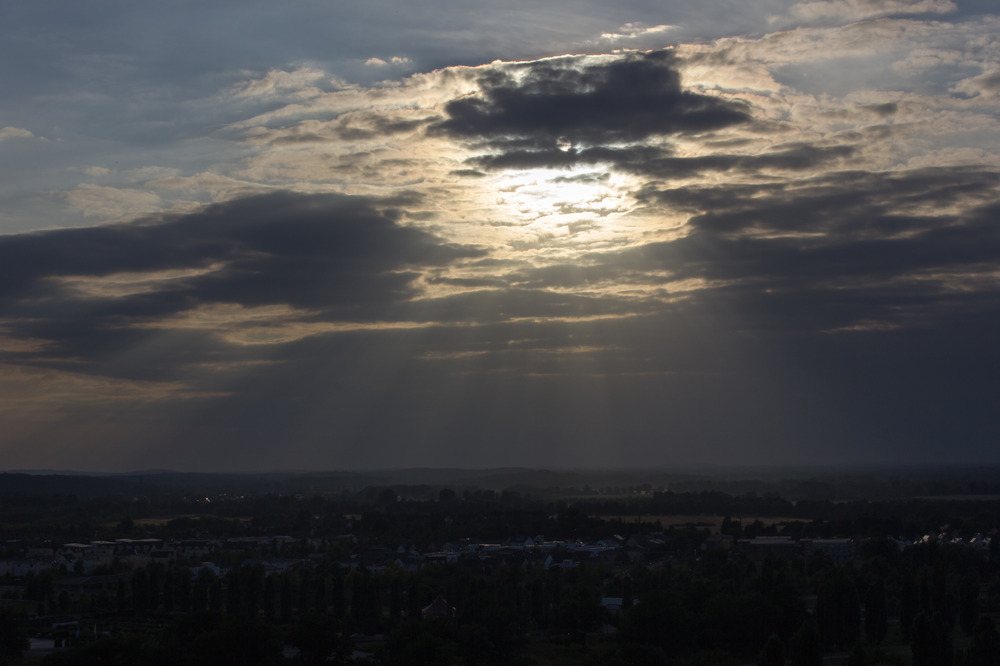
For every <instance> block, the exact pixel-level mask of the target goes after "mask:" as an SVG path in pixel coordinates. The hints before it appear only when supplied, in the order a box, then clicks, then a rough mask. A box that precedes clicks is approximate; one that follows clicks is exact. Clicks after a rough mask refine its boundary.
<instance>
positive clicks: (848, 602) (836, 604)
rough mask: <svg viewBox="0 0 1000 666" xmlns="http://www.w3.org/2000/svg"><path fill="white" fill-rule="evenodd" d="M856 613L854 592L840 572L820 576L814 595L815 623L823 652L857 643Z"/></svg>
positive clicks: (851, 583)
mask: <svg viewBox="0 0 1000 666" xmlns="http://www.w3.org/2000/svg"><path fill="white" fill-rule="evenodd" d="M860 611H861V604H860V602H859V600H858V590H857V588H856V587H854V581H852V580H851V579H850V578H849V577H848V576H847V574H846V573H844V571H843V570H842V569H839V568H838V569H834V570H832V571H830V572H828V573H827V574H826V575H824V576H823V578H822V580H821V581H820V584H819V589H818V590H817V595H816V620H817V622H818V623H819V631H820V634H821V635H822V640H823V644H824V646H825V647H826V648H827V649H833V648H843V647H847V646H850V645H854V644H855V643H857V642H858V638H859V637H860V633H861V612H860Z"/></svg>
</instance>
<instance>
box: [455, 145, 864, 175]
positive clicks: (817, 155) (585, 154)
mask: <svg viewBox="0 0 1000 666" xmlns="http://www.w3.org/2000/svg"><path fill="white" fill-rule="evenodd" d="M855 151H856V149H855V148H854V147H853V146H811V145H806V144H799V145H794V146H785V147H779V148H778V149H776V150H774V151H772V152H768V153H762V154H759V155H739V154H716V155H704V156H700V157H673V156H671V155H669V153H668V152H667V151H665V150H662V149H659V148H653V147H649V146H634V147H629V148H584V149H581V150H575V149H571V150H559V149H551V150H513V151H509V152H503V153H497V154H491V155H483V156H479V157H474V158H472V159H471V160H470V162H472V163H473V164H476V165H477V166H479V167H481V168H484V169H489V170H499V169H537V168H560V167H570V166H574V165H597V164H604V165H608V166H612V167H614V168H616V169H617V170H620V171H626V172H629V173H634V174H640V175H645V176H652V177H657V178H689V177H691V176H695V175H699V174H703V173H707V172H716V173H721V172H727V171H739V172H745V173H754V172H759V171H766V170H781V171H803V170H807V169H812V168H815V167H817V166H820V165H822V164H824V163H829V162H832V161H835V160H839V159H844V158H848V157H850V156H851V155H853V154H854V153H855Z"/></svg>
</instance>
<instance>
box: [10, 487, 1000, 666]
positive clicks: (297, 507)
mask: <svg viewBox="0 0 1000 666" xmlns="http://www.w3.org/2000/svg"><path fill="white" fill-rule="evenodd" d="M5 476H6V475H0V537H2V539H3V553H2V556H0V560H2V566H3V569H0V571H3V574H2V575H0V590H2V592H0V664H45V665H56V666H59V665H76V664H88V665H90V664H122V665H124V664H129V665H136V666H143V665H145V664H155V665H161V664H162V665H164V666H166V665H168V664H170V665H176V664H206V665H207V664H213V665H214V664H234V665H235V664H239V665H254V664H421V665H424V664H456V665H457V664H463V665H464V664H469V665H473V664H498V665H499V664H505V665H506V664H514V665H516V664H526V665H527V664H536V665H538V666H545V665H550V664H551V665H557V664H558V665H562V664H566V665H569V664H584V665H588V664H593V665H595V666H596V665H598V664H600V665H612V666H614V665H622V666H625V665H628V666H633V665H636V666H642V665H645V664H667V665H684V664H708V665H734V666H735V665H740V664H761V665H771V664H774V665H779V664H794V665H799V664H803V665H804V664H817V665H818V664H824V663H825V664H852V665H855V664H856V665H864V664H887V665H892V664H897V665H910V664H913V665H914V666H920V665H924V664H926V665H934V666H949V665H953V666H965V665H966V664H969V665H976V666H980V665H987V664H990V665H995V664H1000V635H998V633H997V629H996V627H995V618H996V617H997V616H998V614H1000V538H997V530H996V528H997V527H998V524H1000V500H997V499H993V498H990V497H985V496H978V497H970V496H968V495H969V493H968V491H969V489H970V486H969V485H968V483H966V482H964V481H963V482H958V485H957V486H955V487H954V488H953V489H954V490H955V492H956V493H961V494H960V495H959V494H952V495H950V496H941V495H937V496H934V497H928V496H921V497H902V496H899V497H893V498H882V499H876V500H865V499H860V498H857V497H854V498H853V499H851V500H850V501H839V500H838V499H836V498H835V497H833V494H835V493H837V492H839V491H837V489H836V484H835V483H833V482H830V481H829V480H823V481H812V482H808V481H804V480H797V481H795V483H794V484H792V485H789V486H788V487H789V488H791V487H798V488H799V489H800V491H801V492H800V493H799V494H798V495H797V496H793V495H792V494H791V493H786V494H782V493H779V492H776V491H774V490H773V487H772V490H769V491H767V492H765V493H764V494H760V493H758V492H757V491H750V492H747V493H737V494H732V493H728V492H725V491H724V490H721V489H719V487H718V486H714V487H712V486H710V487H707V488H703V489H701V490H679V491H678V490H672V489H664V488H663V487H657V486H653V485H652V484H650V483H647V482H643V483H639V484H633V485H629V483H628V479H625V480H622V479H617V480H615V483H616V484H617V485H608V486H597V485H595V486H591V485H590V484H581V485H579V486H576V485H574V486H567V487H559V486H554V485H548V486H545V487H542V488H539V487H532V486H530V485H526V484H518V485H517V486H516V489H507V490H499V491H498V490H497V489H493V488H477V487H475V486H473V485H471V484H460V483H455V484H453V485H444V484H435V483H415V484H414V483H396V484H392V485H370V486H367V487H364V488H355V489H351V488H348V487H336V488H333V489H329V488H328V489H323V488H317V487H311V488H308V489H306V488H284V489H275V487H274V484H273V480H272V481H267V482H266V483H269V484H271V488H270V489H262V488H258V489H257V490H259V491H260V492H248V493H246V494H241V493H240V491H241V490H247V489H246V488H237V487H235V486H230V487H229V488H228V489H227V491H226V492H219V493H210V492H206V489H205V488H203V487H198V488H196V489H195V488H192V487H190V486H189V487H176V486H174V487H170V488H162V487H157V486H156V485H155V483H154V482H153V481H152V480H150V479H148V478H147V479H115V480H113V484H112V485H111V486H104V487H103V488H104V490H102V486H101V482H100V481H99V480H98V481H94V480H83V481H81V480H80V479H74V480H67V481H66V485H61V483H62V482H61V481H60V479H59V478H58V477H33V478H29V479H24V478H21V477H20V476H15V477H8V478H4V477H5ZM409 480H411V481H412V480H413V479H409ZM548 480H549V481H551V478H549V479H548ZM6 481H12V483H11V484H7V485H5V482H6ZM253 482H254V483H258V482H260V480H259V479H257V480H254V481H253ZM732 483H735V482H732ZM823 484H826V485H823ZM487 485H488V484H487ZM584 486H586V487H584ZM681 487H682V488H683V487H684V486H681ZM109 489H110V490H109ZM730 489H732V486H730ZM787 489H788V488H786V490H787ZM195 490H197V492H194V491H195ZM980 490H982V488H980ZM929 494H932V495H933V494H934V493H929ZM824 495H825V496H824Z"/></svg>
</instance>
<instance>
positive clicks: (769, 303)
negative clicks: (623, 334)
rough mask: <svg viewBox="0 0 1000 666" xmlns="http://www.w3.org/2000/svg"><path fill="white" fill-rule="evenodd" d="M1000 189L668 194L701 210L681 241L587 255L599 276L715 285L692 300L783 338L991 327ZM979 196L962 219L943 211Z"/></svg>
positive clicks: (883, 180)
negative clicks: (615, 273)
mask: <svg viewBox="0 0 1000 666" xmlns="http://www.w3.org/2000/svg"><path fill="white" fill-rule="evenodd" d="M998 185H1000V177H998V175H997V174H995V173H992V172H977V171H973V170H962V169H954V170H944V169H940V170H926V171H917V172H911V173H908V174H903V175H885V174H873V173H861V172H857V173H840V174H832V175H829V176H825V177H819V178H815V179H812V180H811V181H809V182H808V183H795V184H787V183H784V184H775V185H759V186H758V185H743V186H719V187H706V188H690V187H689V188H683V189H678V190H666V191H661V192H657V193H656V194H655V195H653V198H655V199H656V200H657V201H659V202H660V203H661V204H663V205H667V206H670V207H672V208H675V209H676V208H680V209H688V210H692V211H695V210H700V211H703V212H699V213H698V214H696V215H694V216H693V217H692V218H691V220H690V222H689V224H690V231H689V233H688V234H687V235H686V236H685V237H683V238H681V239H678V240H675V241H668V242H658V243H650V244H647V245H644V246H640V247H637V248H633V249H630V250H626V251H623V252H620V253H613V254H609V255H605V256H603V257H597V256H593V257H592V258H593V259H594V260H595V261H594V263H595V264H596V265H597V266H602V265H603V266H604V267H605V269H606V268H607V266H608V264H611V265H615V266H618V267H619V268H620V269H621V270H622V271H629V272H633V271H636V270H647V271H650V270H655V269H659V270H668V271H670V273H671V275H672V277H673V278H674V279H685V278H701V279H705V280H709V281H712V282H715V283H717V284H718V285H720V286H717V287H715V288H710V289H704V290H700V291H697V292H694V293H693V295H692V297H691V298H692V303H696V304H701V305H702V306H706V307H708V306H711V307H721V306H722V304H723V303H728V305H727V306H725V307H731V308H736V309H738V310H739V311H741V312H743V313H745V315H746V318H745V320H744V322H743V325H746V324H747V322H750V321H757V322H758V323H759V325H761V326H762V327H764V328H771V327H776V326H779V327H780V328H781V329H783V330H785V331H788V332H791V331H803V330H829V329H838V328H844V327H851V326H857V325H864V324H865V323H866V322H882V323H884V324H890V325H900V326H912V325H916V326H938V325H941V323H942V321H943V319H942V318H949V319H951V320H952V321H958V320H959V319H961V318H964V317H971V318H973V319H975V318H980V319H981V318H983V317H986V318H988V319H991V320H996V319H997V316H998V312H1000V310H998V307H997V306H998V298H1000V291H998V287H997V284H996V282H995V280H994V279H993V278H991V277H990V273H991V272H992V271H993V270H994V267H995V263H996V257H998V256H1000V229H998V228H997V226H996V223H995V221H996V219H997V214H998V212H1000V204H998V203H997V186H998ZM977 199H978V200H980V201H981V203H980V204H979V205H978V206H972V207H969V208H967V209H965V210H964V211H962V212H942V211H948V210H949V208H950V207H952V206H954V205H955V204H956V203H958V202H960V201H966V202H969V201H976V200H977ZM949 281H951V283H954V282H956V281H959V282H960V283H961V287H960V288H956V287H953V286H951V284H950V283H949ZM778 322H780V324H778Z"/></svg>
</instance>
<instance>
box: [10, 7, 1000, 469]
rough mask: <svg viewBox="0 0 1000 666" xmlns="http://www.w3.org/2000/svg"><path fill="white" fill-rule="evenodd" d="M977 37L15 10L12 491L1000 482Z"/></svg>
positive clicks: (985, 49)
mask: <svg viewBox="0 0 1000 666" xmlns="http://www.w3.org/2000/svg"><path fill="white" fill-rule="evenodd" d="M998 35H1000V10H997V8H996V5H995V2H994V0H805V1H802V2H795V1H794V0H709V1H708V2H700V3H693V2H689V1H687V0H658V1H657V2H648V1H646V0H625V1H624V2H618V3H608V2H605V1H603V0H553V1H552V2H546V3H538V2H528V1H527V0H501V1H498V2H493V3H489V4H486V3H469V2H459V1H458V0H427V1H426V2H422V3H417V4H416V5H414V4H413V3H403V2H401V1H400V0H365V1H364V2H361V1H355V0H343V1H338V2H332V1H330V0H327V1H322V0H297V1H295V2H287V3H276V2H273V1H272V2H261V1H260V0H240V1H239V2H236V1H235V0H209V1H208V2H187V1H185V0H168V1H166V2H160V3H135V2H124V1H123V0H92V1H90V2H86V3H81V2H77V1H70V0H51V1H45V2H39V1H38V0H7V1H6V2H4V3H2V4H0V63H2V65H0V90H2V91H3V92H2V94H0V468H3V469H18V468H42V467H47V468H60V469H78V470H95V471H97V470H100V471H127V470H136V469H148V468H170V469H177V470H190V471H209V470H212V471H216V470H219V471H226V470H228V471H242V470H264V469H349V468H386V467H410V466H457V467H483V466H498V465H519V466H549V467H593V466H615V467H639V466H642V467H645V466H654V465H676V464H692V463H721V464H809V463H816V464H856V463H863V464H867V463H879V464H882V463H932V464H937V463H976V462H1000V446H998V443H1000V416H998V414H1000V410H998V409H997V408H998V404H997V403H998V396H1000V372H998V371H1000V351H998V340H1000V103H998V101H1000V100H998V95H1000V38H998Z"/></svg>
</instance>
